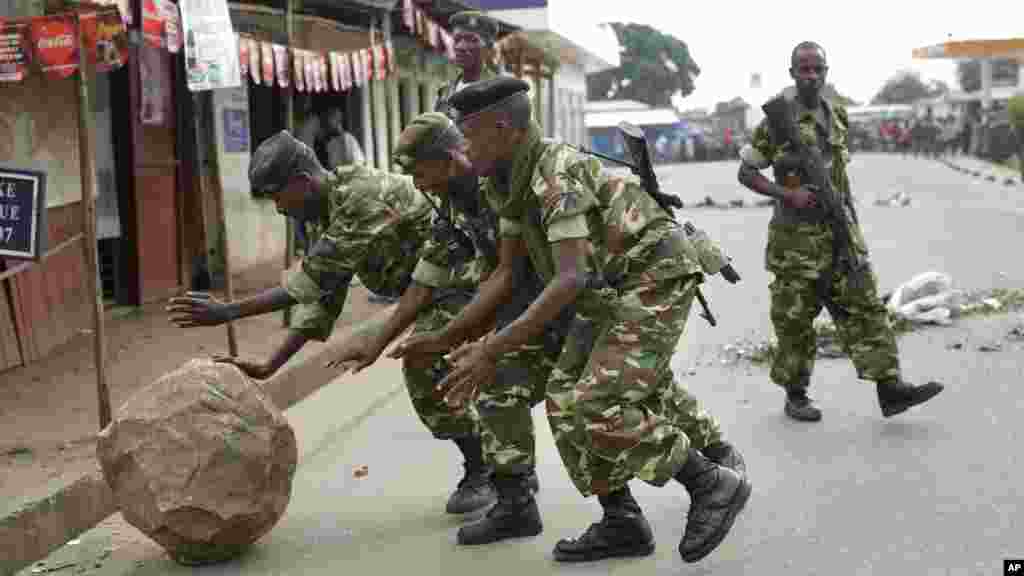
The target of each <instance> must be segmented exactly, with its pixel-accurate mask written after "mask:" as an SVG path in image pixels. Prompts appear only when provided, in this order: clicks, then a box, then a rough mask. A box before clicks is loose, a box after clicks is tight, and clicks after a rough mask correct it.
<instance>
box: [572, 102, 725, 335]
mask: <svg viewBox="0 0 1024 576" xmlns="http://www.w3.org/2000/svg"><path fill="white" fill-rule="evenodd" d="M619 131H620V132H622V139H623V141H624V142H625V143H626V150H627V151H628V153H629V156H630V158H631V159H632V160H633V161H632V162H629V161H626V160H620V159H618V158H613V157H611V156H606V155H604V154H600V153H598V152H594V151H593V150H589V149H587V148H582V147H581V148H579V150H580V151H581V152H583V153H584V154H590V155H592V156H596V157H598V158H601V159H603V160H607V161H609V162H613V163H615V164H619V165H620V166H625V167H627V168H629V169H630V171H632V172H633V174H635V175H636V176H637V177H639V178H640V180H641V181H642V182H643V187H644V190H646V191H647V193H648V194H650V196H651V198H653V199H654V201H655V202H657V204H658V206H660V207H661V209H662V210H664V211H665V212H667V213H668V214H669V215H670V216H671V217H672V219H673V220H674V219H675V214H674V213H673V209H674V208H682V207H683V201H682V200H680V199H679V198H678V197H676V196H673V195H671V194H666V193H664V192H662V191H661V186H660V185H659V184H658V177H657V175H656V174H655V173H654V166H653V165H652V164H651V157H650V154H649V153H648V151H647V139H646V138H645V137H644V132H643V130H641V129H640V128H638V127H637V126H634V125H632V124H629V123H628V122H620V123H619ZM683 232H684V233H685V234H686V236H687V238H688V239H689V240H690V241H691V242H692V244H693V247H694V252H695V256H696V257H697V260H698V261H699V262H700V265H701V269H703V270H704V273H705V274H708V275H712V276H713V275H715V274H718V273H719V272H721V274H722V278H725V280H726V281H728V282H729V283H730V284H735V283H737V282H739V281H740V275H739V274H737V273H736V270H735V269H734V268H733V267H732V264H730V263H729V258H728V257H727V256H725V255H724V254H722V251H721V250H720V249H719V248H718V246H717V245H716V244H715V243H714V242H713V241H711V239H710V238H708V236H707V234H705V233H704V232H703V231H701V230H699V229H697V227H696V226H694V225H693V224H692V223H690V222H685V223H684V224H683ZM697 301H698V302H699V303H700V306H701V308H702V309H703V313H701V314H700V316H701V318H704V319H705V320H707V321H708V324H711V325H712V326H716V325H717V324H718V322H717V321H716V320H715V316H714V315H713V314H712V313H711V307H710V306H709V305H708V301H707V299H706V298H705V297H704V294H703V293H702V292H701V290H700V287H698V288H697Z"/></svg>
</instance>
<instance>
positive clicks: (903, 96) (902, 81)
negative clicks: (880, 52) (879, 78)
mask: <svg viewBox="0 0 1024 576" xmlns="http://www.w3.org/2000/svg"><path fill="white" fill-rule="evenodd" d="M948 92H949V86H947V85H946V83H945V82H942V81H941V80H931V81H929V82H925V81H924V80H922V79H921V75H920V74H918V73H916V72H900V73H898V74H896V75H895V76H893V77H891V78H889V79H888V80H886V81H885V84H884V85H883V86H882V88H881V89H880V90H879V91H878V93H877V94H875V97H874V98H872V99H871V104H873V105H884V104H912V103H914V102H917V101H918V100H924V99H927V98H935V97H936V96H941V95H943V94H946V93H948Z"/></svg>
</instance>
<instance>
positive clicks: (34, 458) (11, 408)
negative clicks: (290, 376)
mask: <svg viewBox="0 0 1024 576" xmlns="http://www.w3.org/2000/svg"><path fill="white" fill-rule="evenodd" d="M253 293H255V291H253V292H249V293H248V294H245V293H243V294H238V295H236V298H243V297H245V296H247V295H251V294H253ZM367 296H368V292H367V291H366V290H365V289H364V288H362V287H361V286H353V287H352V289H351V290H350V293H349V300H348V302H347V305H346V307H345V312H344V314H343V315H342V317H341V318H340V319H339V321H338V331H339V332H340V331H341V328H342V327H343V326H346V325H351V324H354V323H359V322H361V321H363V320H365V319H367V318H368V317H370V316H371V315H373V314H374V313H376V312H379V311H381V310H383V309H384V308H385V306H383V305H380V304H374V303H372V302H370V301H369V300H368V298H367ZM164 307H165V303H164V302H155V303H152V304H149V305H146V306H144V307H142V308H127V309H117V308H115V309H113V310H108V311H107V314H106V323H107V324H106V326H107V335H108V343H107V350H108V369H107V370H108V371H107V380H108V386H109V388H110V396H111V407H112V408H113V410H114V412H115V414H116V412H117V409H118V408H119V407H120V406H121V405H122V404H123V403H124V402H125V401H126V400H127V399H128V398H129V397H130V396H131V395H132V394H133V393H134V392H135V391H137V390H138V389H140V388H141V387H144V386H146V385H148V384H150V383H152V382H154V381H155V380H156V379H157V378H159V377H160V376H162V375H163V374H165V373H167V372H169V371H171V370H173V369H175V368H177V367H178V366H180V365H182V364H183V363H184V362H186V361H187V360H189V359H191V358H193V357H196V356H202V355H206V354H212V353H218V352H225V353H226V352H227V348H228V346H227V329H226V328H225V327H216V328H194V329H188V330H185V329H180V328H177V327H175V326H173V325H171V324H170V322H169V321H168V317H167V314H166V312H165V311H164ZM236 333H237V335H238V349H239V353H240V354H241V355H243V356H255V357H263V356H266V355H268V354H269V353H270V352H271V351H272V350H273V349H274V348H275V347H276V346H277V345H278V344H279V343H280V342H281V340H282V339H283V338H284V333H285V331H284V328H283V325H282V313H275V314H268V315H265V316H261V317H254V318H247V319H244V320H241V321H239V322H237V323H236ZM326 346H327V345H325V344H319V343H316V342H311V343H309V344H307V345H306V347H305V349H303V350H302V351H301V352H300V353H299V354H298V355H297V357H296V358H294V359H292V361H291V362H290V363H289V364H288V366H286V367H285V368H284V369H282V370H286V369H288V368H289V367H291V366H294V365H297V364H301V363H302V361H303V360H304V359H307V358H310V357H312V356H314V355H316V354H317V353H319V352H321V351H323V349H324V348H325V347H326ZM92 354H93V352H92V338H91V337H90V336H87V335H84V334H83V335H80V336H77V337H75V338H74V339H73V340H71V341H70V342H68V343H66V344H65V345H63V346H61V347H59V348H58V349H57V350H55V351H54V352H53V353H52V354H50V355H49V356H48V357H47V358H45V359H43V360H41V361H39V362H36V363H34V364H32V365H30V366H22V367H18V368H15V369H12V370H8V371H6V372H3V373H2V374H0V500H4V501H10V500H12V499H14V497H24V496H25V495H26V493H31V492H34V491H37V490H38V489H39V488H40V487H41V486H44V485H48V484H49V485H53V484H57V483H63V482H66V481H71V480H73V479H75V478H78V477H80V476H81V475H82V474H83V473H86V472H88V471H91V470H92V469H94V467H95V442H94V435H95V434H96V432H97V431H98V430H99V416H98V408H97V397H96V373H95V370H94V367H93V359H92V358H93V356H92Z"/></svg>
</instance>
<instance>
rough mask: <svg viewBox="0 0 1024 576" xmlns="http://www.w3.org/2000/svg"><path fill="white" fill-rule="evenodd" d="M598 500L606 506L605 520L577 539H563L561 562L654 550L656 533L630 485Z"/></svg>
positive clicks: (558, 555) (558, 550)
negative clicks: (634, 496)
mask: <svg viewBox="0 0 1024 576" xmlns="http://www.w3.org/2000/svg"><path fill="white" fill-rule="evenodd" d="M598 500H600V502H601V506H602V507H604V515H603V516H602V517H601V521H600V522H598V523H596V524H591V525H590V528H587V531H586V532H584V533H583V535H582V536H580V537H579V538H576V539H568V540H559V541H558V544H556V545H555V551H554V556H555V560H556V561H558V562H592V561H594V560H603V559H605V558H619V557H633V556H647V555H649V554H651V553H653V552H654V534H653V533H652V532H651V525H650V524H648V523H647V519H646V518H644V514H643V512H642V511H641V510H640V505H639V504H637V503H636V500H634V499H633V495H632V494H630V492H629V487H628V486H627V487H625V488H623V489H622V490H619V491H617V492H612V493H611V494H608V495H606V496H599V497H598Z"/></svg>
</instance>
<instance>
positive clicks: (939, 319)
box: [887, 272, 964, 324]
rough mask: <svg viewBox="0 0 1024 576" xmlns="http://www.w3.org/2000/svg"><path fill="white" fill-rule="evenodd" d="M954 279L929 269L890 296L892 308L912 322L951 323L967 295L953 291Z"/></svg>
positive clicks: (892, 311)
mask: <svg viewBox="0 0 1024 576" xmlns="http://www.w3.org/2000/svg"><path fill="white" fill-rule="evenodd" d="M952 286H953V279H952V278H950V277H949V275H947V274H942V273H941V272H925V273H923V274H918V275H917V276H914V277H913V278H911V279H910V280H909V281H907V282H905V283H903V284H902V285H900V287H899V288H897V289H896V290H894V291H893V293H892V296H890V297H889V302H888V303H887V307H888V309H889V311H890V312H891V313H893V314H895V315H897V316H899V317H901V318H905V319H907V320H910V321H911V322H921V323H929V324H949V323H950V317H951V316H955V315H958V314H959V313H960V310H961V308H962V307H963V301H964V295H963V292H961V291H960V290H953V289H952Z"/></svg>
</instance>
